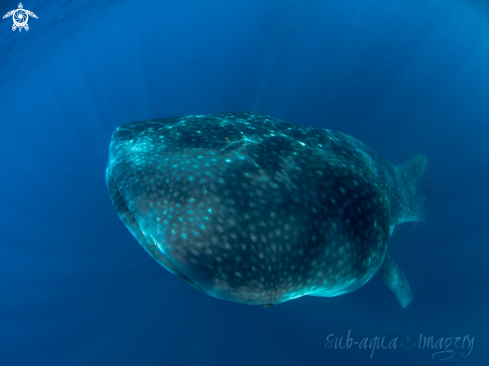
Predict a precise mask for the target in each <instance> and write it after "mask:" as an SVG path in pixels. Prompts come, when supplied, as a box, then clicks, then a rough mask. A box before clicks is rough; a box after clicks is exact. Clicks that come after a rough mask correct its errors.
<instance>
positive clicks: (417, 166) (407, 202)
mask: <svg viewBox="0 0 489 366" xmlns="http://www.w3.org/2000/svg"><path fill="white" fill-rule="evenodd" d="M427 161H428V159H427V158H426V156H425V155H423V154H418V155H415V156H413V157H412V158H411V159H409V160H408V161H406V162H405V163H403V164H401V165H399V166H398V167H397V172H398V184H399V191H398V194H399V196H398V198H399V201H402V205H401V207H402V209H401V207H397V209H398V214H397V215H396V216H397V217H396V219H395V221H396V222H395V223H394V225H397V224H400V223H402V222H410V221H423V213H424V209H425V196H416V184H417V183H418V181H419V179H420V178H421V176H422V175H423V173H424V171H425V168H426V163H427ZM392 230H393V227H391V231H392ZM391 234H392V232H391Z"/></svg>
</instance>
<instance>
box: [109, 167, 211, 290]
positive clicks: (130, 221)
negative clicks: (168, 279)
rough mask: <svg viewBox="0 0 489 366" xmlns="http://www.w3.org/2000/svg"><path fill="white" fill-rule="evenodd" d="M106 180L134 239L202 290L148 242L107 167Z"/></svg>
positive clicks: (175, 273) (161, 261) (114, 202)
mask: <svg viewBox="0 0 489 366" xmlns="http://www.w3.org/2000/svg"><path fill="white" fill-rule="evenodd" d="M106 180H107V189H108V191H109V195H110V198H111V200H112V203H113V205H114V208H115V209H116V211H117V213H118V215H119V217H120V218H121V220H122V222H124V224H125V225H126V226H127V228H128V229H129V230H130V231H131V233H132V235H133V236H134V237H135V238H136V240H137V241H138V242H139V243H140V244H141V245H142V246H143V248H144V249H145V250H146V251H147V252H148V253H149V254H150V255H151V256H152V257H153V258H154V259H155V260H156V261H157V262H158V263H159V264H161V265H162V266H163V267H165V268H166V269H167V270H168V271H170V272H171V273H173V274H174V275H175V276H177V277H178V278H180V279H182V280H183V281H185V282H187V283H188V284H189V285H191V286H193V287H195V288H196V289H198V290H200V291H203V290H202V289H201V288H200V287H199V286H198V285H197V284H196V283H195V282H194V281H192V280H191V279H190V278H189V277H188V276H186V275H185V274H184V273H182V271H180V270H179V269H177V268H176V267H175V266H174V265H173V264H172V263H171V262H170V261H169V260H168V258H166V257H165V256H164V255H163V253H161V251H160V250H159V249H158V247H157V246H156V245H154V244H153V243H150V242H148V240H147V238H146V236H145V235H144V233H143V231H142V230H141V227H140V225H139V224H138V222H137V220H136V218H135V217H134V215H133V214H132V212H131V210H130V209H129V207H128V205H127V204H126V202H125V201H124V198H123V196H122V195H121V193H120V191H119V189H118V188H117V184H116V182H115V180H114V177H113V176H112V170H111V169H109V168H107V172H106Z"/></svg>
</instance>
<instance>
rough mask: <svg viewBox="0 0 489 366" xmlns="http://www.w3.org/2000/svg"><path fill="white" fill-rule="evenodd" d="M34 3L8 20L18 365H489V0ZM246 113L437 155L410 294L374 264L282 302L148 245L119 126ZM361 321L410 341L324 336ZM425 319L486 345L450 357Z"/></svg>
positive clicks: (8, 213)
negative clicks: (189, 272) (343, 286)
mask: <svg viewBox="0 0 489 366" xmlns="http://www.w3.org/2000/svg"><path fill="white" fill-rule="evenodd" d="M17 5H18V4H17V1H0V13H1V15H3V14H5V13H7V12H9V11H10V10H13V9H16V8H17ZM23 5H24V8H25V9H28V10H31V11H33V12H34V13H35V14H36V15H37V16H38V17H39V19H33V18H32V17H31V18H29V23H28V24H29V26H30V29H29V31H28V32H26V31H25V30H23V31H22V32H19V31H18V30H17V31H15V32H12V29H11V27H12V18H8V19H3V20H0V228H1V236H0V365H1V366H3V365H5V366H10V365H50V366H53V365H63V366H67V365H70V366H71V365H236V366H239V365H246V366H248V365H267V366H270V365H311V366H312V365H360V364H372V365H435V364H440V363H442V364H444V363H445V362H447V363H450V364H451V365H477V366H478V365H488V364H489V363H488V361H487V360H488V357H489V356H488V348H489V319H488V308H489V293H488V290H487V283H488V279H489V265H488V260H489V245H488V244H489V231H488V224H487V220H488V217H489V209H488V206H489V193H488V192H489V10H488V9H487V2H483V1H475V0H473V1H464V0H376V1H373V0H370V1H369V0H341V1H333V0H302V1H292V0H171V1H170V0H161V1H154V0H147V1H96V2H95V1H94V2H90V1H42V2H41V1H34V0H28V1H27V0H26V2H23ZM231 111H252V112H256V113H261V114H267V115H270V116H272V117H275V118H278V119H282V120H284V121H287V122H292V123H297V124H304V125H309V126H314V127H320V128H328V129H333V130H338V131H341V132H344V133H347V134H350V135H352V136H354V137H355V138H357V139H359V140H361V141H362V142H364V143H365V144H367V145H368V146H370V147H371V148H373V149H374V150H376V151H377V152H379V153H380V154H382V155H383V156H384V157H386V158H387V159H389V160H390V161H391V162H392V163H393V164H396V165H398V164H401V163H402V162H404V161H405V160H407V159H409V158H410V157H411V156H413V155H415V154H417V153H424V154H426V155H427V157H428V169H427V173H426V175H425V178H423V181H422V183H421V184H420V186H419V189H420V192H421V193H422V192H423V190H424V191H426V192H427V193H428V194H429V196H430V201H429V205H428V207H427V212H426V221H425V222H421V223H418V224H416V225H415V226H414V227H413V228H412V229H411V230H409V231H408V232H406V233H404V234H403V235H400V236H397V237H394V238H392V240H391V243H390V248H391V251H392V254H393V257H394V258H395V259H396V261H397V263H398V264H399V266H400V268H401V269H402V270H403V272H404V274H405V275H406V277H407V279H408V280H409V282H410V284H411V287H412V289H413V294H414V300H413V302H412V304H411V305H410V306H409V307H408V308H406V309H402V308H401V307H400V306H399V304H398V302H397V300H396V298H395V296H394V295H393V294H392V293H391V292H390V291H389V289H388V288H387V287H386V286H385V285H384V284H383V283H382V282H381V281H379V280H378V279H376V278H374V279H372V280H371V281H370V282H368V283H367V284H366V285H365V286H363V287H362V288H360V289H359V290H357V291H355V292H353V293H350V294H347V295H343V296H339V297H336V298H318V297H303V298H300V299H297V300H293V301H290V302H286V303H283V304H280V305H278V306H275V307H273V308H261V307H253V306H246V305H241V304H237V303H232V302H226V301H222V300H217V299H214V298H212V297H210V296H208V295H206V294H204V293H201V292H199V291H197V290H195V289H193V288H191V287H190V286H188V285H187V284H185V283H183V282H182V281H180V280H179V279H177V278H176V277H175V276H173V275H171V274H170V273H169V272H167V271H166V270H165V269H164V268H162V267H161V266H159V265H158V264H157V263H156V262H155V261H154V260H153V259H152V258H151V257H150V256H149V255H148V254H147V253H146V252H145V251H144V250H143V249H142V248H141V246H140V245H139V244H138V243H137V241H136V240H135V239H134V238H133V237H132V235H131V234H130V232H129V231H128V230H127V229H126V227H125V226H124V225H123V223H122V222H121V220H120V219H119V217H118V215H117V213H116V211H115V210H114V208H113V206H112V203H111V201H110V199H109V195H108V193H107V189H106V185H105V167H106V164H107V155H108V146H109V142H110V137H111V134H112V132H113V131H114V129H115V128H116V127H117V126H119V125H121V124H123V123H127V122H132V121H137V120H145V119H150V118H162V117H170V116H181V115H189V114H206V113H221V112H231ZM348 331H350V332H351V335H352V336H353V337H354V338H355V341H360V340H362V339H363V338H366V337H368V338H369V339H372V338H373V337H376V336H377V337H382V336H384V337H385V339H386V343H387V342H388V341H390V340H392V339H393V338H395V337H398V338H399V340H398V342H397V349H395V350H382V349H380V350H375V353H374V355H373V358H372V359H371V358H370V357H371V351H372V350H370V349H367V350H364V349H359V348H358V346H353V347H351V348H349V349H342V350H341V349H334V348H333V349H331V348H330V349H326V348H325V345H326V343H327V342H326V338H327V336H328V335H330V334H331V333H333V334H334V335H335V336H338V337H339V336H343V337H346V335H347V333H348ZM421 333H422V334H423V335H427V336H434V339H435V340H437V339H439V338H446V337H457V336H459V337H464V336H470V338H471V339H472V337H473V339H474V343H473V349H472V350H471V352H470V354H468V355H467V353H468V351H469V350H468V348H467V344H466V346H465V347H466V348H465V349H464V350H455V355H454V357H453V358H452V359H450V360H447V361H440V360H434V359H432V355H433V354H434V353H435V352H437V350H428V349H419V348H417V347H415V348H413V349H410V348H411V347H410V346H411V342H413V341H414V342H417V340H418V339H419V336H420V334H421ZM410 341H411V342H410ZM401 343H402V345H404V346H402V345H401ZM452 349H453V347H452ZM461 353H463V354H464V355H465V356H466V357H464V356H462V355H461Z"/></svg>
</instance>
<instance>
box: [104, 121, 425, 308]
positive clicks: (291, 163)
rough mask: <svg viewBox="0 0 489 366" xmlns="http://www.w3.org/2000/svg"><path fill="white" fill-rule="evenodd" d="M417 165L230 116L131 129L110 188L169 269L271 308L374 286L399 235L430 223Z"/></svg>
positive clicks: (334, 139) (115, 146)
mask: <svg viewBox="0 0 489 366" xmlns="http://www.w3.org/2000/svg"><path fill="white" fill-rule="evenodd" d="M413 159H414V160H413ZM413 159H411V160H413V161H410V162H408V163H406V164H405V166H404V167H403V166H401V167H403V168H402V169H400V168H396V167H395V166H393V165H391V164H390V163H389V162H388V161H387V160H385V159H383V158H382V157H380V156H379V155H378V154H376V153H375V152H373V151H372V150H371V149H369V148H368V147H366V146H365V145H364V144H362V143H361V142H359V141H358V140H356V139H354V138H352V137H350V136H348V135H345V134H343V133H340V132H335V131H329V130H322V129H316V128H310V127H306V126H299V125H294V124H290V123H286V122H282V121H279V120H277V119H274V118H272V117H267V116H261V115H257V114H252V113H225V114H214V115H202V116H187V117H178V118H176V117H175V118H164V119H155V120H150V121H144V122H133V123H128V124H125V125H122V126H121V127H119V128H117V130H116V131H115V132H114V134H113V136H112V141H111V144H110V152H109V163H108V166H107V172H106V173H107V174H106V177H107V185H108V190H109V193H110V196H111V199H112V201H113V203H114V206H115V208H116V210H117V212H118V214H119V216H120V217H121V219H122V220H123V222H124V223H125V224H126V226H127V227H128V228H129V230H130V231H131V232H132V233H133V235H134V236H135V237H136V239H137V240H138V241H139V242H140V243H141V245H142V246H143V247H144V248H145V249H146V251H148V253H150V255H152V256H153V257H154V258H155V259H156V260H157V261H158V262H159V263H160V264H161V265H163V266H164V267H165V268H167V269H168V270H169V271H170V272H172V273H173V274H175V275H177V276H178V277H180V278H181V279H183V280H184V281H186V282H187V283H189V284H191V285H192V286H194V287H196V288H198V289H200V290H202V291H204V292H205V293H207V294H209V295H211V296H215V297H217V298H221V299H226V300H231V301H237V302H240V303H245V304H255V305H264V306H271V305H275V304H278V303H281V302H284V301H287V300H291V299H294V298H297V297H300V296H304V295H314V296H337V295H340V294H343V293H346V292H350V291H353V290H355V289H357V288H358V287H360V286H362V285H363V284H364V283H366V282H367V281H368V280H369V279H370V278H372V276H374V275H375V273H376V272H377V271H378V270H379V268H380V267H381V266H382V263H383V261H384V257H385V256H386V250H387V243H388V237H389V231H390V228H391V227H394V226H395V225H396V224H399V223H401V222H404V221H411V220H417V219H418V218H419V215H420V209H421V207H422V204H423V198H422V197H416V196H415V192H414V189H415V185H416V181H417V179H418V178H419V177H420V176H421V174H422V172H423V170H424V165H425V164H426V158H424V156H422V155H418V156H416V157H415V158H413ZM386 262H387V261H386ZM388 262H389V263H391V262H392V263H393V264H391V265H390V266H391V267H392V265H393V266H395V262H393V261H388ZM383 273H387V274H389V273H395V271H394V272H393V271H389V270H386V271H384V272H383ZM401 274H402V273H401ZM387 281H391V282H392V281H393V280H392V278H388V279H387ZM386 283H387V282H386ZM390 287H391V286H390ZM398 287H399V288H405V287H403V286H398ZM407 287H408V288H409V285H408V284H407ZM391 288H393V287H391ZM409 291H410V290H409ZM396 295H397V294H396ZM403 296H406V294H403ZM398 298H399V296H398ZM400 301H401V300H400ZM401 303H402V302H401ZM403 306H404V305H403Z"/></svg>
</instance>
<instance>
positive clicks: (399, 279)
mask: <svg viewBox="0 0 489 366" xmlns="http://www.w3.org/2000/svg"><path fill="white" fill-rule="evenodd" d="M377 275H378V276H379V277H380V278H381V279H382V280H383V281H384V282H385V284H386V285H387V286H388V287H389V288H390V289H391V290H392V292H393V293H394V295H396V297H397V300H399V302H400V303H401V306H402V307H403V308H405V307H407V306H408V305H409V304H410V303H411V301H412V300H413V293H412V292H411V286H409V282H408V281H407V280H406V277H404V275H403V274H402V272H401V270H400V269H399V267H398V266H397V264H396V262H394V259H392V257H391V256H390V255H389V254H386V255H385V258H384V262H383V263H382V266H381V267H380V269H379V271H378V272H377Z"/></svg>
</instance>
